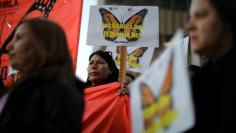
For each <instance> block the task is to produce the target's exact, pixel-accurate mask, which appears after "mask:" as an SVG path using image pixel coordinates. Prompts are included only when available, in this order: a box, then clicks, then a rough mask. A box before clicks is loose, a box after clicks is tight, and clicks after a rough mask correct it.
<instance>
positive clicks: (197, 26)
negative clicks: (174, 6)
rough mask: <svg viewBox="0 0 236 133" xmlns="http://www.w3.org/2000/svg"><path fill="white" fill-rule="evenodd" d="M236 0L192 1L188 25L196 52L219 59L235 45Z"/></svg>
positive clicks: (192, 46)
mask: <svg viewBox="0 0 236 133" xmlns="http://www.w3.org/2000/svg"><path fill="white" fill-rule="evenodd" d="M235 5H236V1H235V0H192V4H191V8H190V20H189V22H188V25H187V29H188V31H189V36H190V38H191V48H192V50H193V51H194V52H196V53H198V54H200V55H202V56H205V57H208V58H211V59H219V58H221V57H222V56H224V55H225V53H227V52H228V51H229V50H230V49H231V48H232V47H234V43H235V34H236V33H235V32H236V30H235V23H236V21H235V20H236V13H235V12H236V8H235Z"/></svg>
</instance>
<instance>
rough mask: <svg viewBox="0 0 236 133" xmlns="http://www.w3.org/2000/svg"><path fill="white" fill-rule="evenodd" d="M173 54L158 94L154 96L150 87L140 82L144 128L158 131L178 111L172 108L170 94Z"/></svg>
mask: <svg viewBox="0 0 236 133" xmlns="http://www.w3.org/2000/svg"><path fill="white" fill-rule="evenodd" d="M172 66H173V56H171V60H170V63H169V65H168V69H167V73H166V75H165V79H164V82H163V84H162V86H161V88H160V91H159V93H158V96H157V97H155V96H154V95H153V92H152V90H151V87H150V86H149V85H147V84H146V83H144V82H141V83H140V91H141V99H142V108H143V115H144V126H145V129H146V130H149V131H153V132H155V131H158V130H160V129H161V128H164V129H166V128H168V127H169V126H170V125H171V123H172V122H173V121H174V120H175V119H176V118H177V116H178V113H177V112H176V110H175V109H174V108H173V100H172V96H171V89H172V84H173V83H172V82H173V68H172Z"/></svg>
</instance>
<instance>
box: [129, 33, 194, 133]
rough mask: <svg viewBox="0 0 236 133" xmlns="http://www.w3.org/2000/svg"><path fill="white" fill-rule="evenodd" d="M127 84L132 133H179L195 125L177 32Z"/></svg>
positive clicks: (188, 83)
mask: <svg viewBox="0 0 236 133" xmlns="http://www.w3.org/2000/svg"><path fill="white" fill-rule="evenodd" d="M171 43H173V44H174V45H172V46H171V47H170V48H168V49H166V50H165V52H164V53H163V54H162V55H161V57H160V58H159V59H157V60H156V61H155V62H154V63H153V64H152V66H151V67H150V69H149V70H148V71H147V72H145V73H144V74H143V75H141V76H140V77H139V78H138V79H136V80H135V81H134V82H133V84H131V86H130V95H131V110H132V128H133V129H132V131H133V133H141V132H145V133H150V132H154V133H179V132H183V131H185V130H187V129H189V128H191V127H192V126H193V125H194V112H193V104H192V98H191V90H190V89H191V88H190V82H189V76H188V72H187V66H186V63H185V60H186V58H185V57H184V56H183V48H182V47H179V45H181V38H180V35H178V36H177V37H175V38H174V39H173V40H172V42H171Z"/></svg>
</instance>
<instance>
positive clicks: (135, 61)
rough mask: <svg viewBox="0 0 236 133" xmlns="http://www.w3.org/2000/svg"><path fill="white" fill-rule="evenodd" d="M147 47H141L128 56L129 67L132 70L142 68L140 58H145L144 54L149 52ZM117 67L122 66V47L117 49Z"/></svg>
mask: <svg viewBox="0 0 236 133" xmlns="http://www.w3.org/2000/svg"><path fill="white" fill-rule="evenodd" d="M147 49H148V48H147V47H139V48H137V49H135V50H134V51H132V52H131V53H130V54H128V55H127V65H128V66H129V67H131V68H142V66H141V65H140V64H139V58H140V57H142V56H143V54H144V52H145V51H146V50H147ZM115 62H116V64H117V65H120V47H119V46H118V47H117V56H116V58H115Z"/></svg>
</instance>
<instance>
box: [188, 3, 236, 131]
mask: <svg viewBox="0 0 236 133" xmlns="http://www.w3.org/2000/svg"><path fill="white" fill-rule="evenodd" d="M235 5H236V2H235V0H192V4H191V9H190V20H189V22H188V26H187V27H188V31H189V35H190V38H191V47H192V50H193V51H194V52H196V53H198V54H199V55H200V56H204V57H205V58H208V59H209V60H210V61H209V62H208V63H207V64H206V65H205V66H203V67H202V68H201V69H200V70H199V71H198V72H196V73H195V74H194V75H193V79H192V84H193V96H194V104H195V114H196V124H195V126H194V127H193V128H192V129H191V130H190V131H188V132H190V133H201V132H209V133H210V132H211V133H218V132H219V133H229V132H234V131H235V128H234V127H235V120H236V113H235V112H236V108H235V107H236V80H235V76H236V48H235V45H236V44H235V43H236V41H235V39H236V37H235V35H236V25H235V24H236V14H235V12H236V6H235Z"/></svg>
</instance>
